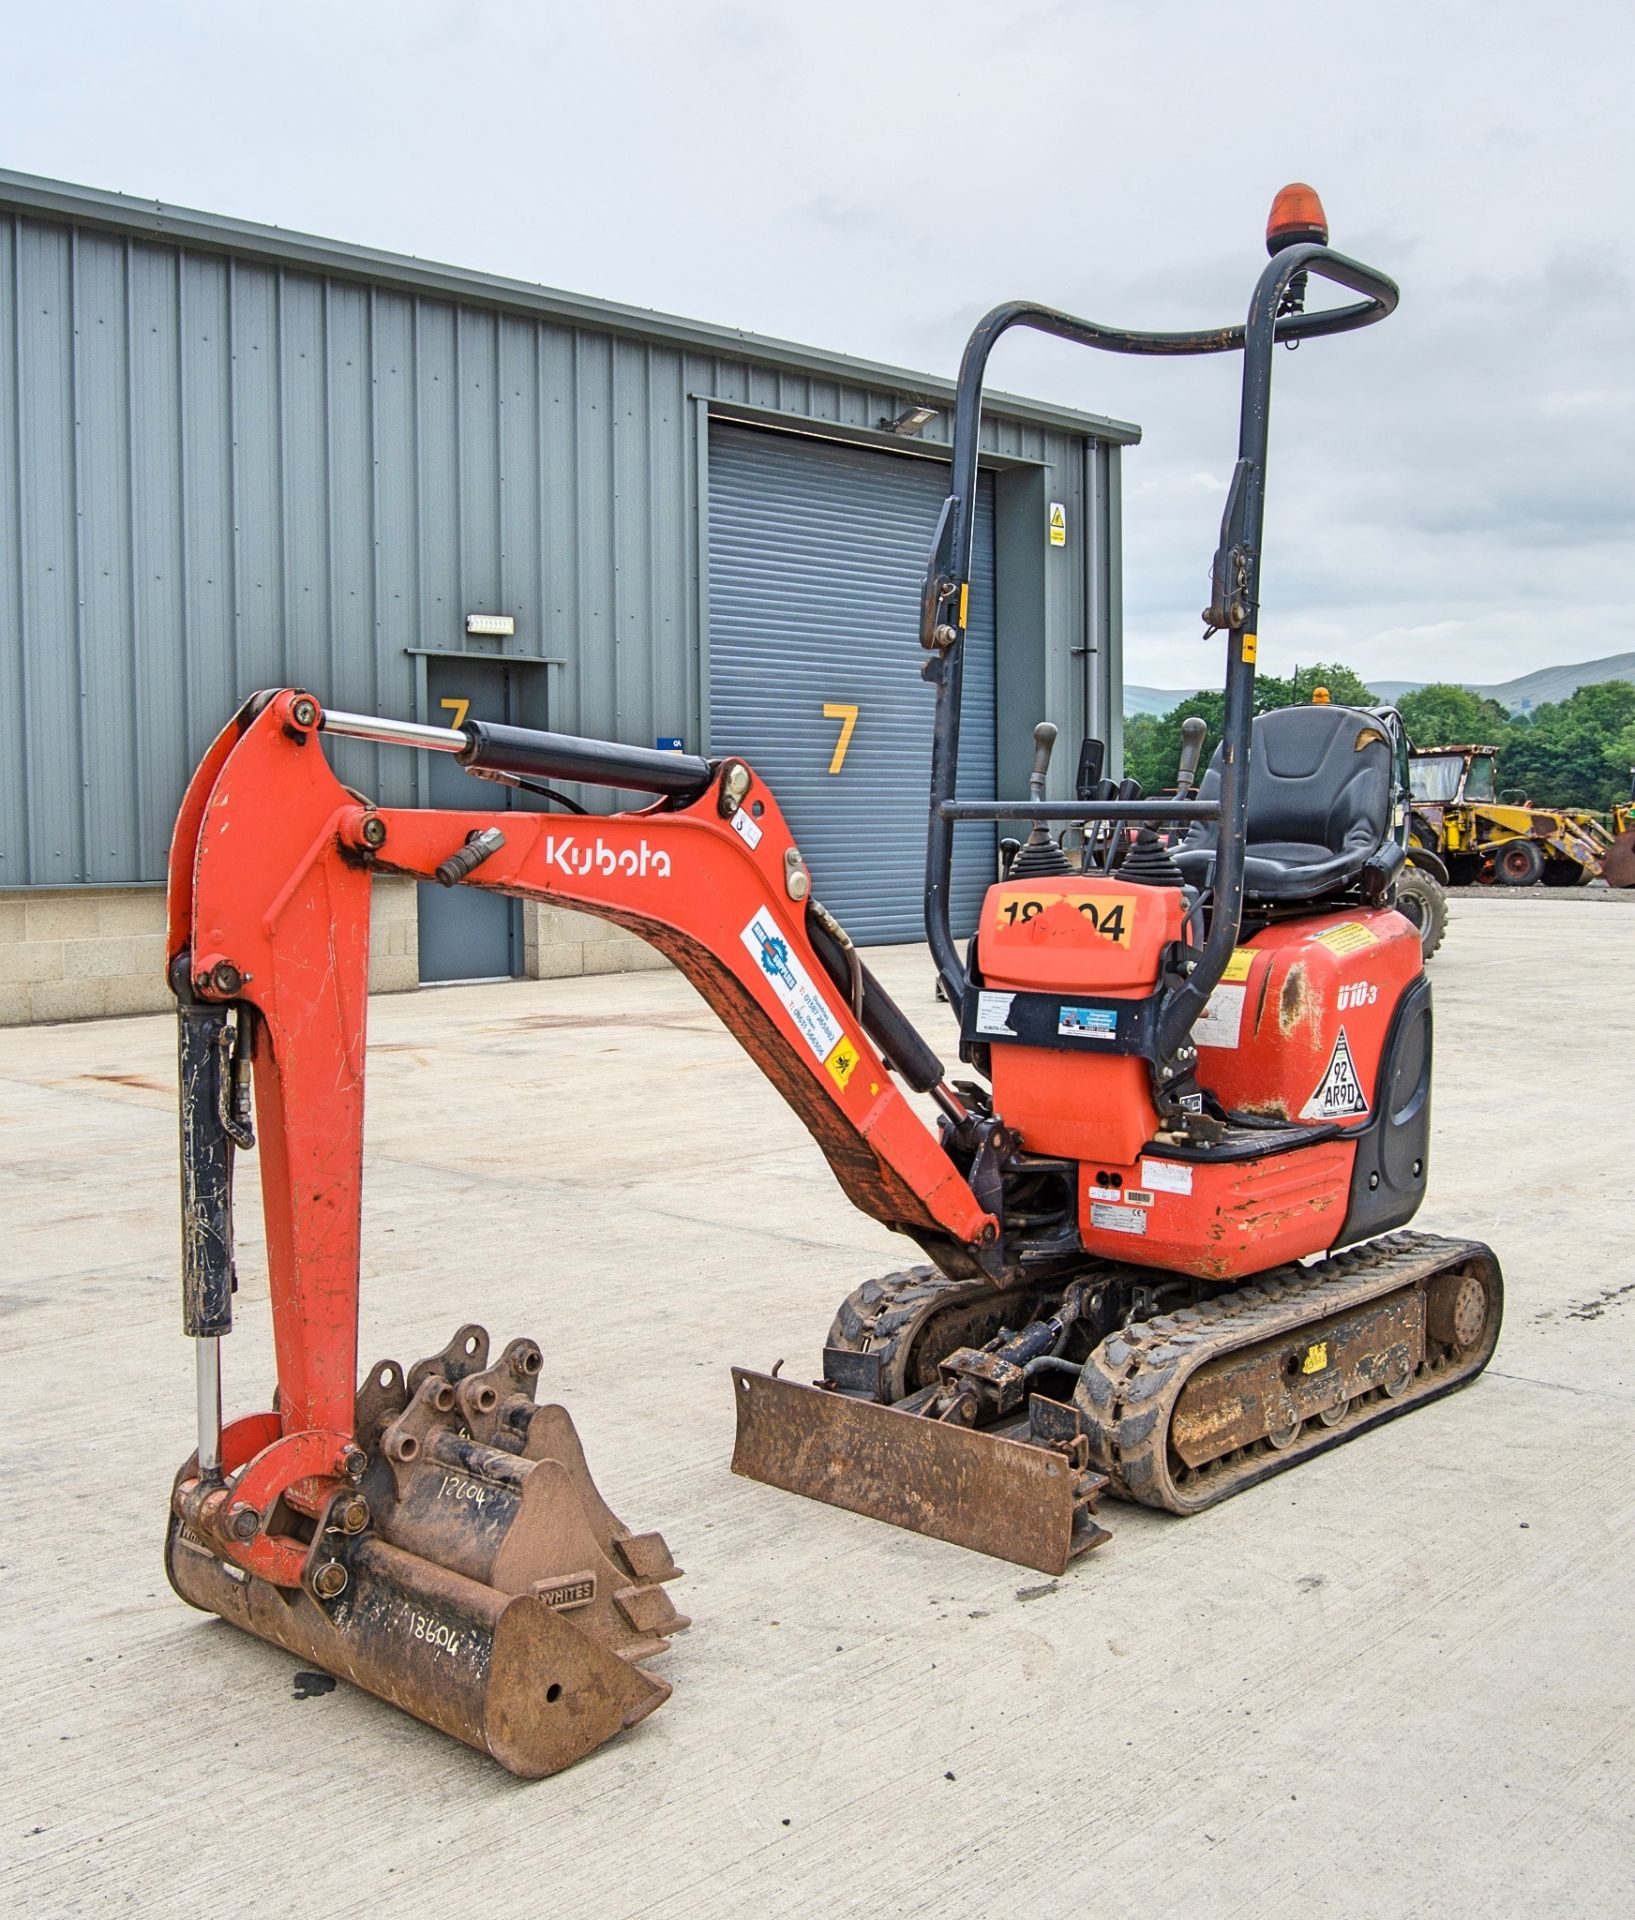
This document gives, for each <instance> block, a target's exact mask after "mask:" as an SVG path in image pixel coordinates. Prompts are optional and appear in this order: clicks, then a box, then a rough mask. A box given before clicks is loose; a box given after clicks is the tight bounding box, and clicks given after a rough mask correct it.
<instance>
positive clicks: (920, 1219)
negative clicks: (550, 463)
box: [169, 690, 998, 1587]
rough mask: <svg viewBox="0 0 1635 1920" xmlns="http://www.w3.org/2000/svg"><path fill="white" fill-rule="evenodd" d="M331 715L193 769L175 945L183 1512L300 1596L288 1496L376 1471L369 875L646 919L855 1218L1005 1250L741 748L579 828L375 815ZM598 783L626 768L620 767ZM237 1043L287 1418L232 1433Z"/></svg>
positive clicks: (285, 722) (293, 703) (286, 694)
mask: <svg viewBox="0 0 1635 1920" xmlns="http://www.w3.org/2000/svg"><path fill="white" fill-rule="evenodd" d="M392 724H393V723H389V722H382V723H380V726H381V727H382V729H386V728H389V727H390V726H391V725H392ZM322 725H323V716H322V713H321V711H320V709H319V707H318V704H317V702H316V701H315V700H313V698H312V697H311V696H310V695H307V694H304V693H300V692H295V691H290V690H285V691H281V692H278V693H275V694H272V695H270V696H258V698H257V699H256V700H255V701H252V702H251V703H250V704H249V705H248V706H247V707H246V708H245V710H244V711H243V713H241V714H240V715H239V717H238V718H237V719H236V720H235V721H234V722H233V723H232V725H231V726H229V727H228V728H227V729H226V731H225V732H224V733H223V734H222V736H221V737H220V738H219V739H218V740H217V741H216V743H215V745H214V746H213V747H212V748H211V750H210V752H209V754H208V755H207V756H206V758H205V760H204V762H203V763H202V765H201V766H200V768H199V771H198V773H197V774H196V775H195V778H194V780H193V783H192V785H191V787H190V788H189V791H188V794H187V797H186V800H185V801H184V803H183V807H182V812H181V816H180V819H179V821H178V826H177V832H176V838H175V842H174V845H173V848H172V854H171V867H170V944H169V955H170V965H171V979H172V984H173V986H174V987H175V989H176V991H177V995H178V1001H179V1003H180V1010H181V1013H182V1026H183V1036H184V1038H183V1082H184V1085H183V1174H184V1221H185V1230H184V1271H185V1274H186V1302H187V1315H186V1317H187V1323H188V1331H189V1332H190V1333H192V1334H194V1335H195V1337H196V1338H197V1339H199V1340H200V1342H201V1355H205V1354H206V1353H207V1355H208V1357H207V1359H203V1360H202V1361H201V1399H200V1411H201V1436H200V1461H199V1471H198V1473H197V1475H196V1476H195V1477H193V1478H191V1479H186V1478H184V1481H183V1482H182V1483H181V1484H180V1485H179V1488H178V1512H179V1513H180V1514H181V1515H182V1517H183V1518H184V1520H185V1521H186V1523H187V1524H188V1525H189V1526H190V1527H191V1528H192V1529H193V1530H194V1531H195V1533H196V1534H198V1535H199V1536H201V1537H203V1538H205V1539H207V1540H208V1541H209V1543H210V1546H211V1548H212V1550H214V1551H215V1552H217V1553H218V1554H219V1555H220V1556H221V1557H223V1558H225V1559H227V1560H229V1561H231V1562H232V1563H234V1564H235V1565H237V1566H239V1567H241V1568H243V1569H244V1570H245V1571H246V1572H248V1573H252V1574H255V1575H258V1576H260V1577H261V1578H262V1579H265V1580H268V1581H270V1582H272V1583H273V1584H275V1585H278V1586H283V1587H293V1586H298V1585H299V1584H300V1583H301V1580H302V1577H303V1568H304V1567H305V1565H306V1562H307V1560H308V1557H309V1555H308V1549H307V1546H306V1544H305V1543H304V1542H302V1541H299V1540H296V1539H292V1538H290V1537H289V1536H287V1535H286V1534H282V1533H280V1532H278V1531H277V1530H276V1528H275V1525H274V1521H273V1516H274V1515H275V1510H276V1509H277V1508H278V1505H279V1503H280V1502H283V1503H286V1504H287V1505H288V1506H289V1507H292V1508H293V1509H294V1510H295V1511H297V1512H300V1513H304V1514H307V1515H309V1516H312V1515H316V1514H317V1513H318V1512H319V1511H320V1510H321V1509H322V1508H323V1505H324V1503H325V1501H326V1500H328V1499H329V1498H331V1497H332V1496H333V1495H334V1494H335V1492H336V1490H337V1488H344V1487H345V1486H346V1485H347V1484H348V1482H349V1480H356V1479H357V1478H358V1477H359V1475H360V1474H361V1472H362V1459H361V1455H360V1452H359V1449H358V1448H357V1446H356V1444H355V1438H354V1427H355V1421H354V1396H355V1393H356V1390H357V1377H358V1376H357V1327H358V1272H359V1220H360V1205H361V1179H362V1137H363V1090H364V1031H365V1013H366V1006H367V979H368V945H369V896H370V883H371V878H372V876H373V874H375V873H377V872H390V873H399V874H409V875H413V876H414V877H415V878H417V879H420V880H433V879H437V878H439V877H441V878H442V879H443V880H444V883H445V884H447V883H448V881H449V879H450V878H451V876H452V878H453V879H454V880H455V881H456V882H457V883H458V884H463V885H467V886H470V887H473V888H477V889H480V890H483V891H486V892H494V893H503V894H512V895H517V896H520V897H524V898H531V899H537V900H548V901H552V902H556V903H560V904H563V905H569V906H572V907H574V908H576V909H579V910H580V911H583V912H587V913H591V914H595V915H598V916H600V917H602V918H604V919H608V920H612V921H615V922H616V923H617V924H619V925H621V926H624V927H628V928H630V929H632V930H633V931H635V932H637V933H639V934H641V935H642V936H643V937H644V938H645V939H647V940H648V941H650V942H651V943H652V944H653V945H654V946H656V947H658V948H659V949H660V950H661V951H662V952H664V953H665V954H666V955H668V956H669V958H671V959H672V960H673V961H674V962H675V964H676V965H677V966H678V967H679V968H680V969H681V971H682V972H683V973H685V974H686V975H687V977H688V978H689V979H690V980H691V981H692V982H693V984H694V985H695V986H696V987H697V988H698V989H699V991H700V992H701V993H702V994H703V995H704V997H705V998H706V1000H708V1001H709V1003H710V1005H711V1006H712V1007H713V1008H714V1009H715V1011H716V1012H717V1013H718V1014H719V1015H720V1017H721V1018H722V1020H723V1021H724V1022H725V1024H726V1025H727V1027H728V1028H729V1029H730V1030H731V1031H732V1033H733V1034H734V1035H735V1036H736V1037H737V1038H738V1040H739V1041H740V1042H741V1043H742V1045H743V1046H744V1047H745V1049H746V1050H747V1051H748V1053H749V1054H750V1056H751V1057H752V1058H753V1059H754V1060H755V1062H756V1064H757V1065H758V1066H760V1068H761V1069H762V1071H763V1072H764V1073H765V1074H766V1075H767V1077H768V1078H769V1079H770V1080H771V1081H772V1082H773V1084H774V1085H775V1086H776V1087H777V1088H778V1090H779V1092H780V1093H781V1094H783V1096H784V1097H785V1098H786V1099H787V1100H788V1102H789V1103H790V1105H791V1106H792V1107H793V1108H794V1109H795V1111H796V1112H797V1113H798V1114H799V1115H800V1117H801V1119H802V1120H803V1121H804V1122H805V1124H806V1126H807V1127H808V1128H809V1130H810V1131H811V1133H812V1134H813V1136H814V1138H815V1139H816V1140H817V1142H818V1145H819V1146H820V1147H821V1148H822V1150H823V1152H824V1154H825V1155H826V1156H827V1158H828V1160H829V1163H830V1165H831V1167H832V1168H833V1169H834V1172H835V1174H836V1176H837V1178H838V1179H839V1181H840V1183H841V1185H842V1187H843V1188H844V1189H845V1191H846V1193H847V1195H848V1196H849V1197H850V1198H851V1199H852V1201H853V1202H854V1203H855V1204H856V1205H857V1206H858V1207H860V1208H861V1209H862V1210H863V1211H864V1212H866V1213H869V1214H871V1215H872V1216H873V1217H874V1218H875V1219H878V1220H881V1221H883V1222H884V1223H885V1224H887V1225H889V1226H892V1227H894V1228H897V1229H900V1230H902V1231H904V1232H907V1233H910V1234H912V1235H914V1236H915V1237H916V1238H918V1239H919V1240H920V1241H921V1242H922V1244H926V1245H930V1246H934V1247H936V1248H937V1249H938V1250H939V1252H940V1253H941V1254H942V1256H943V1257H945V1258H946V1259H948V1260H950V1261H952V1262H954V1263H956V1264H957V1263H958V1262H959V1261H960V1260H961V1259H963V1260H965V1261H966V1262H967V1263H968V1269H967V1270H970V1271H976V1270H979V1269H980V1268H982V1267H983V1266H984V1264H989V1263H991V1259H992V1256H991V1252H990V1251H989V1250H990V1249H992V1247H993V1245H994V1243H995V1241H996V1239H997V1235H998V1228H997V1223H996V1221H995V1220H994V1219H993V1217H992V1216H991V1215H990V1214H989V1213H988V1212H987V1210H985V1209H984V1207H983V1206H982V1205H981V1204H980V1203H979V1201H978V1199H977V1197H976V1195H975V1194H974V1193H973V1191H972V1189H971V1187H970V1186H969V1185H968V1184H967V1183H966V1181H965V1179H964V1178H963V1176H962V1175H961V1173H960V1171H959V1169H958V1168H957V1167H956V1165H955V1164H954V1162H953V1160H952V1159H951V1158H950V1157H949V1155H948V1154H947V1153H946V1152H945V1151H944V1149H943V1146H942V1144H941V1143H940V1142H939V1140H938V1139H937V1137H936V1136H935V1135H934V1134H933V1133H932V1132H931V1130H930V1128H929V1127H928V1126H927V1125H926V1124H925V1122H924V1121H923V1120H922V1119H921V1118H920V1116H919V1114H918V1113H917V1112H916V1110H915V1109H914V1107H913V1106H912V1105H911V1103H910V1101H909V1100H908V1098H907V1097H906V1096H905V1094H904V1093H903V1092H902V1091H901V1090H900V1089H899V1088H898V1086H897V1085H896V1083H895V1081H894V1079H893V1077H892V1073H891V1070H890V1069H889V1068H888V1066H887V1063H886V1061H885V1059H883V1058H882V1055H881V1053H880V1051H879V1050H877V1048H876V1047H875V1045H874V1044H873V1042H872V1041H871V1040H870V1038H869V1035H868V1033H867V1032H866V1031H865V1029H864V1024H863V1020H862V1016H861V1012H860V1002H861V997H862V996H861V991H860V990H858V991H854V992H853V993H851V994H847V993H845V992H842V991H841V989H840V988H839V987H838V986H837V984H836V982H835V981H834V979H833V978H831V976H830V974H829V972H828V971H827V970H826V968H825V966H824V964H823V961H822V959H821V957H820V955H819V953H818V951H817V949H816V947H815V945H814V942H813V939H812V936H811V934H810V933H809V931H808V899H807V896H808V892H809V888H810V879H809V876H808V875H807V872H806V869H805V866H804V863H803V862H802V860H801V857H800V853H799V850H798V848H797V847H796V846H795V844H794V841H793V839H792V838H791V836H790V833H789V829H788V827H787V825H786V823H785V822H784V819H783V816H782V814H781V813H780V811H779V809H778V805H777V802H776V801H775V800H774V798H773V797H772V795H771V793H770V792H769V791H768V790H767V789H766V788H765V787H764V786H763V785H762V784H761V783H760V782H759V781H758V780H757V779H756V777H755V776H754V775H753V773H752V772H751V771H750V770H749V769H748V768H747V767H746V766H744V764H743V763H742V762H741V761H726V762H723V763H721V764H720V765H719V766H717V767H714V768H712V769H710V770H709V774H710V777H709V781H708V785H707V786H705V788H704V790H703V791H702V792H700V793H698V794H697V795H696V797H693V798H691V799H688V800H685V801H680V800H677V799H675V798H673V797H672V798H670V799H661V800H660V801H658V802H657V803H655V804H654V805H653V806H651V807H649V808H646V809H643V810H641V811H638V812H632V813H619V814H613V815H606V816H583V817H577V816H576V817H573V818H571V819H567V820H564V819H563V818H561V817H559V816H555V815H550V814H544V813H525V812H506V813H485V812H480V811H472V812H469V813H466V812H461V813H452V812H427V811H418V810H400V809H393V808H380V809H376V808H373V807H370V806H367V805H365V804H364V803H362V802H361V801H360V800H359V799H358V798H357V797H356V796H354V795H353V794H351V793H350V792H348V790H347V789H346V788H344V787H343V786H342V785H341V784H340V782H339V781H338V780H337V779H336V778H335V775H334V774H333V772H332V771H331V769H330V767H329V764H328V761H327V759H326V758H325V755H324V752H323V748H322V746H321V744H320V739H321V731H322ZM404 731H405V732H406V731H408V730H407V729H405V730H404ZM425 731H427V732H429V731H430V730H425ZM439 731H440V730H439ZM492 731H493V732H494V733H495V734H504V735H507V736H512V737H513V739H514V740H515V739H520V740H521V741H522V742H523V744H524V745H526V741H527V739H528V738H529V736H526V735H521V734H520V733H518V731H517V730H512V729H494V730H492ZM382 737H389V736H387V735H384V734H383V736H382ZM534 737H535V738H544V739H551V738H555V736H534ZM503 744H504V743H503V742H501V743H500V746H501V747H503ZM582 744H583V746H584V747H585V748H586V749H587V750H588V749H592V748H596V747H598V746H599V744H600V743H582ZM495 751H496V754H498V753H499V751H500V749H499V748H496V749H495ZM605 751H608V752H616V751H617V750H616V749H611V748H609V749H606V750H605ZM588 771H589V770H588V769H587V772H588ZM605 778H606V780H607V783H608V784H613V773H612V771H610V772H609V773H608V775H606V776H605ZM440 868H441V869H442V874H441V876H440V875H439V869H440ZM857 978H858V981H859V982H860V981H861V978H862V976H861V973H859V975H858V977H857ZM854 984H855V983H854ZM854 1003H858V1004H854ZM229 1010H231V1012H232V1015H233V1018H234V1021H235V1022H236V1036H232V1037H230V1036H229V1035H228V1032H227V1022H228V1013H229ZM907 1031H909V1032H911V1030H907ZM190 1035H191V1044H190V1038H189V1036H190ZM247 1036H253V1039H251V1040H250V1041H249V1044H246V1042H247ZM921 1044H922V1048H923V1043H921ZM230 1050H231V1051H232V1052H233V1053H234V1055H235V1057H238V1058H242V1057H243V1056H244V1055H245V1054H247V1053H251V1054H252V1055H253V1063H254V1089H255V1121H256V1131H257V1134H258V1136H259V1145H260V1152H261V1165H262V1192H263V1205H264V1210H265V1218H266V1234H267V1262H268V1275H269V1286H270V1294H271V1307H272V1319H273V1330H274V1339H275V1345H276V1351H277V1366H278V1384H279V1396H278V1410H277V1414H276V1416H271V1415H267V1414H257V1415H252V1416H250V1417H249V1419H247V1420H240V1421H237V1422H235V1423H233V1424H232V1425H230V1426H228V1427H227V1428H226V1429H225V1431H224V1432H222V1433H221V1435H220V1441H219V1447H218V1446H216V1445H215V1435H214V1434H213V1433H212V1432H211V1431H210V1428H211V1424H212V1421H213V1420H215V1419H219V1400H214V1405H213V1390H212V1388H211V1386H210V1384H209V1375H210V1371H211V1369H212V1368H213V1367H214V1350H215V1340H216V1338H217V1337H218V1336H219V1335H220V1334H221V1333H222V1332H224V1331H225V1330H226V1325H227V1321H228V1311H229V1296H230V1289H231V1221H230V1210H229V1208H228V1206H227V1201H226V1175H225V1173H224V1172H223V1163H224V1162H226V1161H229V1160H230V1155H229V1154H228V1153H227V1151H226V1149H225V1146H224V1144H223V1142H222V1139H221V1128H220V1127H218V1126H217V1125H216V1112H215V1109H219V1110H220V1118H221V1120H222V1122H223V1124H225V1123H226V1122H227V1120H228V1119H229V1113H228V1108H229V1105H230V1102H231V1100H232V1097H233V1087H232V1085H231V1084H230V1081H231V1066H230V1064H229V1051H230ZM190 1057H191V1060H192V1063H193V1064H192V1070H191V1075H190V1072H189V1067H188V1061H189V1058H190ZM932 1068H933V1069H934V1068H935V1062H934V1060H933V1061H932ZM940 1091H941V1098H942V1099H943V1100H944V1101H945V1102H950V1101H951V1100H952V1096H950V1095H948V1094H947V1093H946V1090H940ZM190 1115H191V1124H190ZM218 1391H219V1390H218ZM213 1452H214V1453H215V1456H216V1457H215V1459H214V1460H213V1459H212V1457H211V1456H212V1453H213ZM241 1470H242V1471H241ZM234 1475H237V1476H238V1477H237V1479H236V1481H233V1482H232V1484H230V1485H229V1484H228V1482H229V1479H230V1478H231V1476H234Z"/></svg>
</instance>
